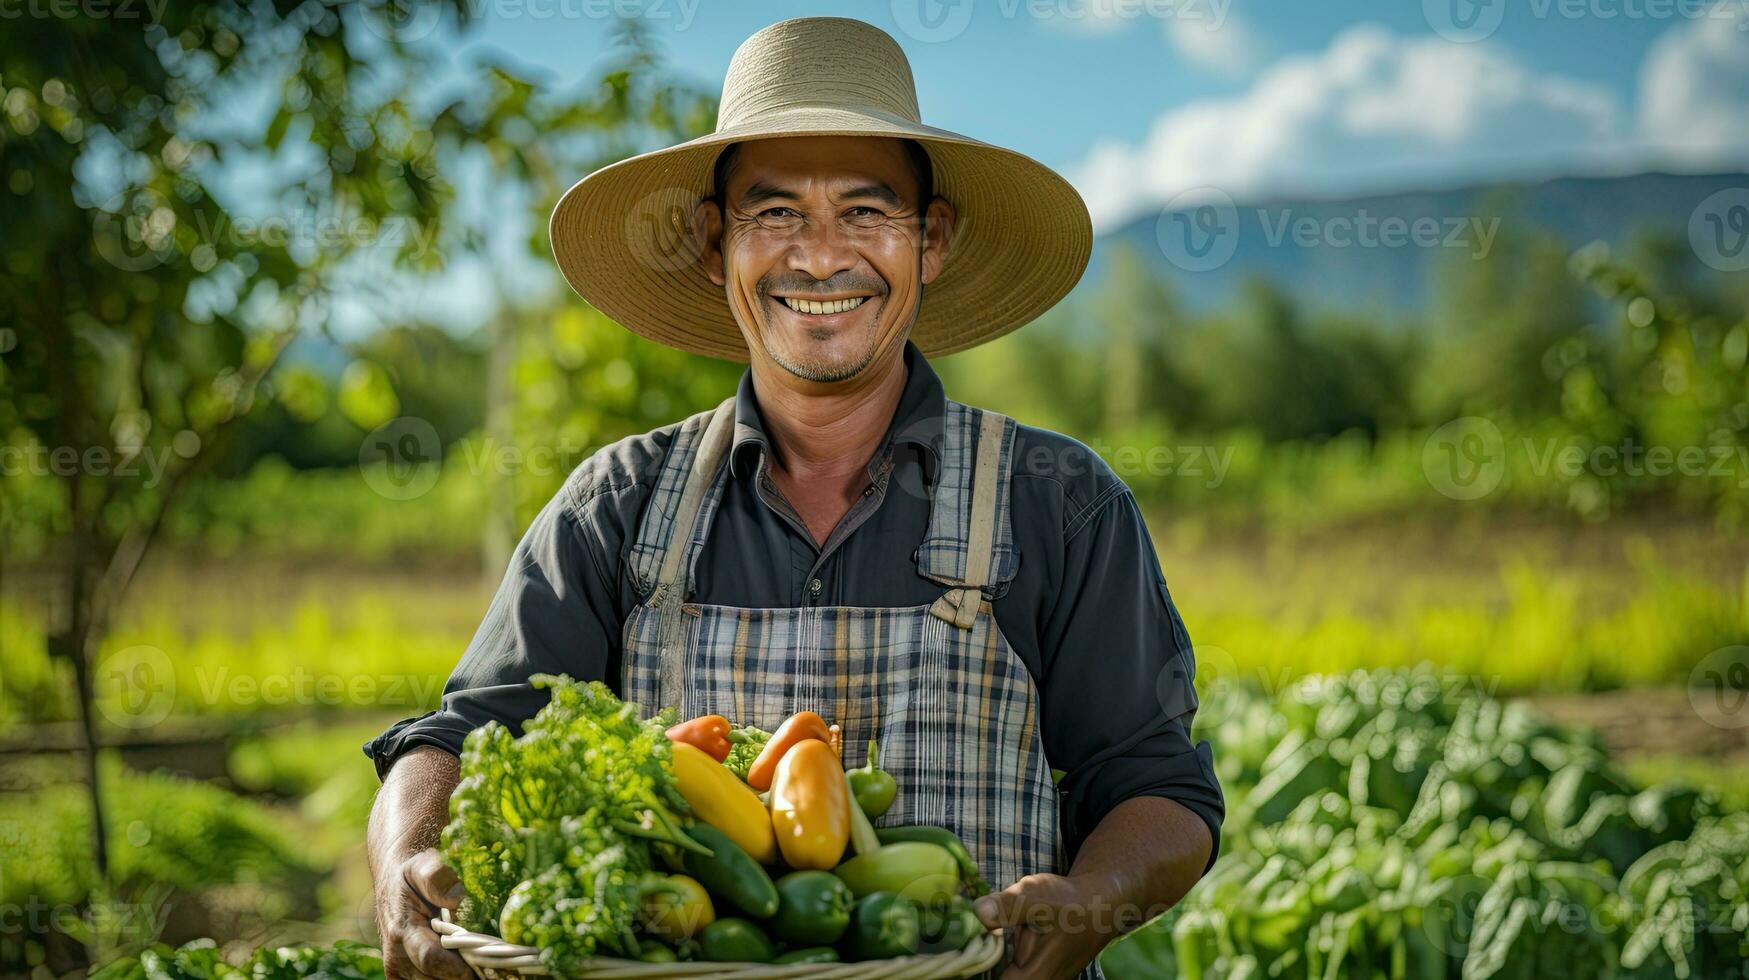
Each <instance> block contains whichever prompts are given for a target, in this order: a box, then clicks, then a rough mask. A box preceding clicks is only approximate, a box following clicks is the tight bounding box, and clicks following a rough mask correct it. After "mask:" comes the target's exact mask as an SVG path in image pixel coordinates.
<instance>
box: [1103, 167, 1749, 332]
mask: <svg viewBox="0 0 1749 980" xmlns="http://www.w3.org/2000/svg"><path fill="white" fill-rule="evenodd" d="M1733 190H1734V191H1736V193H1735V194H1732V193H1725V194H1723V195H1722V196H1721V192H1731V191H1733ZM1691 223H1692V224H1693V225H1694V226H1695V228H1696V230H1697V237H1698V238H1699V241H1698V242H1697V243H1696V244H1695V245H1694V246H1692V247H1694V248H1695V249H1696V250H1697V255H1698V254H1699V250H1701V249H1710V248H1714V247H1715V246H1711V245H1709V243H1708V241H1707V236H1709V235H1712V234H1719V235H1723V236H1726V237H1724V238H1721V239H1719V241H1720V242H1723V243H1724V244H1723V246H1722V247H1723V248H1724V249H1725V252H1724V253H1723V254H1724V255H1725V256H1726V257H1725V258H1722V259H1721V258H1720V255H1721V253H1719V252H1717V251H1713V252H1712V255H1711V256H1710V257H1711V258H1713V259H1714V260H1715V261H1713V262H1711V263H1709V264H1710V265H1712V266H1713V269H1716V270H1717V271H1716V272H1714V271H1713V269H1708V267H1707V266H1706V265H1701V264H1700V263H1698V262H1697V263H1696V265H1697V266H1698V267H1699V268H1700V270H1701V271H1702V272H1706V273H1709V274H1716V275H1727V274H1732V272H1733V269H1734V268H1735V269H1741V268H1742V266H1744V265H1749V252H1745V251H1743V249H1744V248H1745V247H1746V246H1745V243H1744V242H1743V241H1742V239H1743V238H1745V237H1749V174H1746V173H1727V174H1708V175H1683V174H1667V173H1645V174H1637V175H1634V176H1623V177H1566V178H1559V179H1554V180H1547V181H1542V182H1537V183H1531V182H1525V183H1502V184H1490V185H1484V186H1476V187H1467V188H1459V189H1450V190H1434V191H1415V192H1405V193H1396V194H1381V195H1375V196H1368V197H1355V198H1346V199H1341V200H1271V201H1262V202H1238V201H1231V200H1230V199H1226V200H1223V199H1221V198H1218V197H1217V198H1215V199H1213V200H1212V201H1206V202H1203V203H1201V204H1198V205H1196V206H1193V207H1187V208H1185V209H1180V210H1165V211H1162V212H1159V213H1156V214H1151V215H1148V216H1146V217H1143V218H1139V219H1136V220H1134V221H1132V222H1130V223H1129V224H1127V225H1124V226H1123V227H1121V228H1117V229H1114V230H1112V231H1110V232H1108V233H1105V234H1103V235H1100V236H1099V237H1098V238H1097V239H1096V240H1095V242H1094V251H1093V260H1092V265H1091V267H1090V268H1089V270H1088V274H1087V276H1086V277H1085V278H1084V279H1083V280H1082V284H1081V286H1080V287H1078V288H1077V292H1082V293H1086V292H1088V291H1091V290H1094V289H1097V288H1098V285H1099V283H1100V281H1101V280H1102V279H1103V272H1104V269H1103V266H1104V263H1105V262H1106V261H1108V258H1107V257H1108V256H1109V255H1110V254H1111V251H1112V249H1113V248H1114V247H1115V246H1118V245H1127V246H1130V247H1132V248H1134V249H1135V251H1136V252H1137V254H1139V255H1140V256H1141V257H1142V259H1143V261H1144V262H1145V263H1147V264H1149V265H1151V266H1155V267H1157V268H1158V270H1159V272H1160V273H1161V275H1163V276H1164V277H1165V278H1166V279H1168V280H1169V281H1170V282H1171V284H1172V285H1173V287H1174V289H1175V290H1177V292H1178V295H1179V298H1180V299H1181V301H1182V302H1183V303H1184V304H1185V305H1186V306H1187V307H1189V308H1191V309H1198V310H1206V309H1209V308H1212V307H1217V306H1220V305H1222V304H1224V303H1225V302H1226V301H1227V300H1228V299H1229V298H1231V297H1232V296H1233V295H1234V292H1235V290H1236V288H1237V287H1238V285H1239V284H1240V283H1241V282H1242V281H1244V280H1245V279H1247V278H1249V277H1252V276H1262V277H1265V278H1268V279H1270V280H1271V281H1273V282H1274V283H1276V284H1277V285H1278V286H1279V287H1281V288H1282V289H1283V290H1284V291H1285V292H1286V293H1287V294H1288V295H1290V296H1293V297H1295V298H1296V299H1297V300H1299V301H1300V303H1301V304H1303V305H1304V306H1306V307H1309V308H1312V309H1342V310H1366V311H1372V312H1376V313H1380V314H1386V315H1389V314H1409V313H1414V312H1416V311H1418V310H1420V309H1422V308H1423V307H1424V306H1425V305H1426V304H1427V302H1428V299H1429V296H1430V291H1431V289H1432V288H1433V283H1434V270H1435V269H1436V268H1437V267H1438V266H1439V264H1440V263H1443V262H1451V261H1463V260H1465V259H1466V258H1471V257H1485V256H1486V255H1487V254H1488V253H1489V252H1490V251H1491V250H1492V249H1493V248H1494V247H1495V246H1496V245H1497V244H1498V242H1499V241H1500V240H1501V237H1502V236H1510V235H1516V234H1523V233H1533V232H1537V231H1541V232H1545V233H1553V234H1554V235H1556V236H1558V237H1560V238H1561V239H1563V240H1565V241H1566V242H1567V243H1568V244H1569V245H1571V246H1572V247H1574V248H1577V247H1579V246H1581V245H1584V244H1586V243H1589V242H1593V241H1604V242H1608V243H1610V244H1611V245H1622V244H1626V243H1628V242H1630V241H1632V240H1634V239H1635V238H1636V237H1637V236H1640V235H1644V234H1652V235H1662V236H1665V237H1668V238H1670V239H1673V240H1675V241H1677V242H1684V241H1688V240H1689V231H1690V225H1691ZM1732 246H1735V248H1734V249H1733V248H1732ZM1702 258H1703V260H1704V259H1705V258H1707V257H1704V256H1703V257H1702ZM1733 258H1737V259H1738V260H1737V261H1733V260H1732V259H1733ZM1735 274H1737V275H1742V274H1743V273H1742V272H1740V271H1736V272H1735Z"/></svg>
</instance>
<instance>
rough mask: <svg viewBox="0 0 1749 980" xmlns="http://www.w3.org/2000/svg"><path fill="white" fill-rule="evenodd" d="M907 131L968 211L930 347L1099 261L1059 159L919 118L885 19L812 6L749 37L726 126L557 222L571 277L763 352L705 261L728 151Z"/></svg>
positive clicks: (673, 338) (1026, 312)
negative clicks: (710, 213) (696, 216)
mask: <svg viewBox="0 0 1749 980" xmlns="http://www.w3.org/2000/svg"><path fill="white" fill-rule="evenodd" d="M787 136H892V137H902V138H910V139H914V140H916V141H918V142H919V143H920V144H922V146H923V147H924V149H925V150H927V151H928V153H929V157H930V162H931V164H932V165H933V168H934V171H935V192H936V193H937V194H938V195H940V196H942V197H944V198H946V199H947V200H948V201H949V202H951V203H952V204H953V205H954V207H955V209H956V211H957V220H956V222H955V231H954V241H953V244H952V247H951V248H950V250H949V253H948V258H947V262H946V264H945V266H944V267H943V269H942V272H941V275H940V276H939V277H937V278H936V280H935V281H934V282H933V283H931V284H929V285H928V286H926V287H925V288H924V290H923V302H922V308H921V309H920V310H919V312H918V316H917V323H916V326H915V327H914V328H913V330H912V333H911V339H912V340H914V341H915V342H916V343H917V346H918V347H919V348H921V349H922V350H923V352H924V353H925V354H948V353H952V352H954V351H957V350H964V349H966V348H968V347H971V346H973V345H976V344H980V343H983V342H984V341H986V340H990V339H992V338H995V337H999V336H1001V335H1002V334H1005V333H1007V332H1009V331H1010V330H1013V329H1015V328H1016V327H1019V326H1020V325H1022V324H1024V323H1026V322H1027V321H1029V320H1031V319H1033V318H1034V317H1036V316H1038V315H1039V314H1040V313H1042V312H1044V311H1045V310H1047V309H1049V308H1050V307H1051V305H1052V304H1054V303H1056V301H1057V300H1059V299H1061V298H1062V296H1063V294H1064V293H1067V292H1068V291H1069V289H1070V287H1072V286H1074V285H1075V282H1076V280H1078V279H1079V278H1080V277H1081V273H1082V271H1083V270H1084V269H1085V268H1086V266H1087V257H1088V253H1089V251H1090V250H1091V248H1092V240H1093V232H1092V226H1091V223H1090V221H1089V220H1088V216H1087V207H1086V205H1085V204H1084V203H1083V202H1082V200H1081V196H1080V195H1079V194H1077V193H1076V192H1075V189H1074V188H1073V187H1070V186H1069V183H1068V182H1067V181H1065V180H1064V179H1063V178H1062V177H1060V176H1058V175H1057V174H1056V173H1055V172H1054V171H1052V170H1051V169H1049V168H1048V167H1046V166H1044V165H1043V164H1040V163H1038V162H1037V161H1035V160H1032V159H1030V158H1028V157H1026V156H1024V155H1022V154H1020V153H1016V152H1014V151H1013V150H1006V149H1003V148H1001V147H999V146H991V145H990V144H988V143H980V142H979V141H977V140H974V139H971V138H970V137H966V136H961V135H959V134H958V133H950V132H948V131H947V130H943V129H936V128H934V127H933V126H925V125H924V124H923V123H922V122H920V121H919V119H918V113H917V92H916V87H915V85H914V83H913V82H912V80H911V66H910V63H909V62H907V61H906V60H905V53H904V52H903V51H901V50H900V49H899V45H898V44H897V43H896V42H894V41H893V39H892V38H891V37H889V36H888V35H887V34H886V33H884V32H883V31H881V30H880V29H878V28H876V27H873V26H871V25H869V24H865V23H863V22H861V21H857V20H850V19H847V18H842V17H803V18H798V19H795V20H786V21H782V22H780V23H777V24H773V25H771V26H770V27H767V28H765V29H764V30H762V31H760V32H759V33H757V34H755V35H753V36H752V37H750V38H748V39H747V41H746V42H745V43H743V44H742V45H741V47H740V49H739V50H737V51H736V52H735V58H734V60H733V61H731V62H730V64H729V74H728V77H727V78H725V79H724V80H723V98H722V102H721V104H720V106H719V108H718V111H717V128H716V131H715V132H714V133H711V134H710V135H708V136H702V137H700V138H698V139H695V140H692V141H690V142H687V143H682V144H680V145H679V146H673V147H669V148H668V149H665V150H657V151H655V152H652V153H645V154H643V155H641V156H635V157H632V158H630V159H627V160H622V161H620V162H618V163H615V164H613V165H611V166H608V167H604V168H602V169H600V170H598V171H596V172H595V173H593V174H590V175H589V176H588V177H585V178H583V179H582V180H581V181H578V182H577V184H576V185H574V186H573V187H572V188H571V189H570V190H568V191H566V192H565V196H564V197H562V198H560V200H559V204H558V207H556V208H554V209H553V219H552V225H551V232H552V240H553V255H554V257H555V258H557V259H558V263H559V268H560V270H562V271H563V272H564V274H565V279H566V280H567V281H569V282H570V283H571V287H572V288H573V289H575V290H577V292H578V293H579V294H580V295H581V296H582V297H583V298H584V299H586V300H588V301H589V302H590V303H591V304H592V305H593V306H595V308H596V309H598V310H600V311H601V312H603V313H605V314H607V315H608V316H610V317H612V318H613V319H614V320H617V321H618V322H619V323H621V324H622V325H624V326H625V327H627V328H628V329H630V330H631V331H632V332H633V333H637V334H640V335H642V336H644V337H648V338H649V339H651V340H654V341H657V342H658V343H662V344H666V345H668V346H670V347H677V348H679V349H681V350H685V351H692V352H693V353H698V354H706V355H709V356H712V357H720V358H725V359H727V360H732V361H745V360H747V357H748V354H747V345H746V343H745V341H743V339H742V337H741V331H740V329H739V328H738V327H736V325H735V321H734V318H733V317H732V316H731V315H730V313H729V305H728V300H727V299H726V298H725V296H724V292H723V287H721V286H717V285H715V284H713V283H712V282H711V281H710V279H709V278H708V277H707V276H706V275H705V272H704V269H703V268H701V266H700V264H699V263H698V261H697V257H698V254H699V253H698V249H697V246H696V245H695V244H694V243H693V241H692V232H691V226H692V211H693V208H694V206H695V205H696V204H697V203H698V202H699V201H700V200H701V199H703V198H704V197H706V196H707V195H709V194H710V193H711V192H712V188H711V177H712V169H713V167H714V166H715V164H716V159H717V155H718V154H719V153H721V152H722V150H723V149H724V148H725V147H727V146H728V145H729V144H731V143H735V142H739V141H742V140H755V139H769V138H775V137H787Z"/></svg>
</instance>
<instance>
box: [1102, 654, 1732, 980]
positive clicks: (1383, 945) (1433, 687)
mask: <svg viewBox="0 0 1749 980" xmlns="http://www.w3.org/2000/svg"><path fill="white" fill-rule="evenodd" d="M1204 709H1205V710H1204V712H1203V715H1204V716H1206V717H1207V718H1208V719H1212V721H1210V722H1209V724H1211V725H1212V726H1213V727H1212V728H1210V729H1209V730H1208V731H1206V732H1203V733H1202V734H1205V735H1208V736H1209V737H1211V738H1213V739H1214V740H1215V742H1216V743H1217V744H1216V750H1215V758H1216V760H1217V762H1218V764H1219V765H1220V766H1221V775H1222V777H1223V781H1224V784H1225V786H1226V789H1227V793H1228V796H1229V800H1230V804H1229V814H1228V820H1227V825H1226V829H1225V833H1224V834H1223V844H1224V853H1223V856H1222V857H1221V859H1220V861H1219V862H1217V863H1216V865H1215V867H1214V868H1213V869H1212V870H1211V871H1210V873H1209V875H1208V876H1207V877H1206V878H1204V880H1203V881H1202V882H1201V883H1200V884H1198V885H1197V887H1196V888H1195V890H1193V891H1192V893H1191V895H1190V896H1189V897H1188V898H1186V900H1185V901H1184V903H1183V904H1182V905H1180V906H1179V908H1177V909H1175V910H1174V911H1173V912H1171V913H1169V914H1168V916H1167V917H1166V919H1165V920H1164V921H1163V922H1161V923H1159V924H1156V925H1155V926H1153V927H1152V928H1150V929H1149V930H1146V931H1144V933H1143V934H1142V935H1141V936H1140V937H1138V939H1137V940H1134V941H1131V942H1126V943H1125V944H1123V945H1122V946H1120V947H1118V948H1116V950H1114V953H1115V955H1114V956H1112V957H1108V960H1115V961H1117V962H1115V963H1113V964H1112V965H1113V967H1114V970H1113V972H1114V975H1116V974H1117V973H1121V972H1122V970H1121V965H1122V964H1123V962H1124V961H1125V960H1129V961H1130V962H1132V963H1135V970H1136V971H1138V972H1140V971H1146V975H1150V976H1151V975H1176V976H1178V977H1180V978H1185V980H1190V978H1199V980H1200V978H1214V977H1225V976H1271V977H1305V978H1320V980H1335V978H1337V977H1354V976H1364V977H1379V978H1392V980H1395V978H1420V977H1430V978H1445V977H1451V978H1457V977H1461V978H1462V980H1494V978H1525V980H1530V978H1536V977H1547V976H1624V975H1625V976H1631V977H1635V978H1642V977H1643V978H1647V980H1650V978H1652V977H1682V978H1690V977H1695V978H1705V977H1718V978H1725V977H1740V976H1741V973H1740V967H1741V964H1742V963H1743V962H1745V957H1746V956H1749V939H1745V938H1744V937H1745V935H1746V934H1749V933H1746V932H1745V927H1749V815H1744V814H1737V815H1732V816H1727V817H1718V816H1715V815H1714V811H1715V809H1716V804H1715V802H1714V801H1713V800H1712V799H1711V798H1710V797H1708V796H1706V795H1704V794H1701V793H1698V792H1696V791H1694V790H1691V789H1685V788H1682V787H1669V786H1661V787H1653V788H1650V789H1644V790H1639V789H1637V787H1635V786H1633V785H1632V784H1631V783H1630V782H1629V781H1628V780H1627V779H1626V778H1625V777H1624V776H1623V775H1622V774H1621V773H1619V772H1618V771H1617V770H1616V769H1615V768H1614V767H1613V766H1611V765H1610V764H1609V762H1608V760H1607V759H1606V758H1605V757H1604V755H1603V753H1602V752H1601V751H1600V749H1599V747H1598V745H1597V744H1596V741H1595V739H1594V738H1592V737H1590V736H1589V735H1585V734H1581V733H1578V732H1574V731H1570V730H1567V729H1562V728H1559V727H1556V726H1552V725H1549V724H1546V723H1544V722H1542V721H1541V720H1539V719H1537V718H1535V717H1534V716H1532V715H1531V714H1530V713H1529V712H1528V711H1526V710H1525V709H1524V708H1522V707H1520V706H1518V705H1516V704H1509V703H1504V702H1500V701H1497V700H1495V699H1493V698H1491V697H1488V696H1486V695H1484V694H1482V693H1480V692H1478V691H1476V690H1475V689H1474V688H1473V686H1472V685H1470V684H1469V683H1467V682H1465V681H1464V680H1462V679H1460V678H1455V677H1450V676H1445V675H1441V674H1437V673H1435V672H1433V671H1431V670H1413V671H1380V672H1375V673H1366V672H1355V673H1351V674H1346V675H1338V676H1332V677H1323V678H1315V679H1310V680H1308V681H1306V682H1304V683H1301V684H1297V685H1294V686H1292V687H1290V688H1288V689H1287V690H1285V691H1283V692H1282V693H1281V694H1280V695H1278V696H1276V697H1274V698H1268V697H1265V696H1262V695H1259V694H1257V693H1255V692H1250V691H1246V690H1243V689H1237V688H1231V687H1229V688H1226V689H1224V690H1222V691H1220V692H1219V693H1218V694H1214V695H1211V697H1209V698H1208V699H1206V700H1205V703H1204ZM1166 929H1169V930H1170V935H1171V945H1170V948H1169V949H1167V948H1165V945H1164V943H1163V942H1161V940H1162V939H1164V935H1163V932H1162V930H1166ZM1126 947H1127V948H1126ZM1119 950H1121V952H1120V951H1119ZM1138 958H1145V960H1144V962H1145V965H1143V962H1137V959H1138ZM1733 971H1737V972H1733Z"/></svg>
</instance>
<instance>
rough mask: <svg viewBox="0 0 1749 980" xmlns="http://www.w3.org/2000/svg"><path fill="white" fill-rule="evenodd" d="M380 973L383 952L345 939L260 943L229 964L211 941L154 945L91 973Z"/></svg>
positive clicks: (357, 976)
mask: <svg viewBox="0 0 1749 980" xmlns="http://www.w3.org/2000/svg"><path fill="white" fill-rule="evenodd" d="M382 976H383V958H382V955H381V954H380V953H378V952H377V951H376V950H375V949H372V948H371V947H369V946H365V945H363V944H361V943H355V942H351V941H348V940H341V941H339V942H336V943H335V944H334V945H333V946H327V947H323V946H263V947H261V948H260V949H258V950H256V951H255V952H254V953H253V954H252V955H251V956H250V957H249V958H248V959H246V960H244V961H243V963H242V964H241V965H237V966H233V965H232V964H231V963H230V962H229V961H227V960H226V959H225V958H224V956H223V955H222V953H221V952H220V950H219V948H218V944H216V943H214V942H213V941H212V940H211V939H195V940H192V941H190V942H187V943H184V944H183V945H181V946H179V947H177V948H175V949H172V948H171V947H169V946H167V945H165V944H163V943H155V944H153V945H151V946H149V947H147V948H146V949H143V950H141V951H140V952H139V954H138V955H137V956H123V957H120V958H118V959H114V960H111V961H109V962H108V963H106V964H104V965H103V966H101V967H99V968H98V969H96V970H93V971H92V972H91V974H90V978H91V980H184V978H188V980H194V978H203V980H209V978H210V980H232V978H235V980H291V978H294V977H319V978H322V980H329V978H342V980H382Z"/></svg>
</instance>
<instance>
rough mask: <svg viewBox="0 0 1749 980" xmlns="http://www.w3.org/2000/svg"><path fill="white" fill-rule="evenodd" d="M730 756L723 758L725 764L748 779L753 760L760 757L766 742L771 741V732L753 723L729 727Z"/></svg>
mask: <svg viewBox="0 0 1749 980" xmlns="http://www.w3.org/2000/svg"><path fill="white" fill-rule="evenodd" d="M728 737H729V757H728V758H726V759H724V760H723V765H725V766H728V767H729V771H730V772H733V773H734V774H735V775H737V776H739V777H741V781H742V782H746V781H747V770H748V769H750V768H752V766H753V760H755V759H757V758H759V753H760V752H762V751H764V749H765V743H766V742H769V741H771V733H770V732H767V731H762V730H760V729H757V728H754V727H753V726H752V725H736V726H735V727H733V728H731V729H729V736H728Z"/></svg>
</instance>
